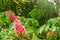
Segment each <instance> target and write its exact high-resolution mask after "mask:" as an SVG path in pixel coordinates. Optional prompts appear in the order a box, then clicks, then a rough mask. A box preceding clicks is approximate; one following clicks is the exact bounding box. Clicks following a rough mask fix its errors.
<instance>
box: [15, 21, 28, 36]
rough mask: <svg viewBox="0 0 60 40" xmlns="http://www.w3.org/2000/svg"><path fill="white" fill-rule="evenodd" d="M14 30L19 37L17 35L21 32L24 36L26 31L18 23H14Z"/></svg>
mask: <svg viewBox="0 0 60 40" xmlns="http://www.w3.org/2000/svg"><path fill="white" fill-rule="evenodd" d="M14 29H15V31H16V34H17V35H19V33H20V32H21V33H22V34H26V33H27V32H26V29H25V28H24V26H23V25H22V24H21V23H19V22H16V21H14Z"/></svg>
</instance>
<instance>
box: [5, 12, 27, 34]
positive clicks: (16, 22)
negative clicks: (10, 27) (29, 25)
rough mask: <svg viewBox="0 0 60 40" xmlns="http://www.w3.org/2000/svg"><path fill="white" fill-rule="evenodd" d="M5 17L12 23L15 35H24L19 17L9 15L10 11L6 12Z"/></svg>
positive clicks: (24, 30) (24, 31)
mask: <svg viewBox="0 0 60 40" xmlns="http://www.w3.org/2000/svg"><path fill="white" fill-rule="evenodd" d="M6 15H7V16H8V17H9V19H10V20H11V21H12V22H13V23H14V29H15V31H16V34H17V35H19V34H20V33H22V34H26V33H27V32H26V29H25V28H24V26H23V25H22V24H21V22H20V20H19V17H18V16H16V15H15V14H13V13H11V12H10V11H7V12H6Z"/></svg>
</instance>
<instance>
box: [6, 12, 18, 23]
mask: <svg viewBox="0 0 60 40" xmlns="http://www.w3.org/2000/svg"><path fill="white" fill-rule="evenodd" d="M6 15H7V16H8V17H9V19H10V20H11V21H12V22H13V21H14V20H15V19H19V17H18V16H16V15H15V14H13V13H12V12H10V11H7V12H6Z"/></svg>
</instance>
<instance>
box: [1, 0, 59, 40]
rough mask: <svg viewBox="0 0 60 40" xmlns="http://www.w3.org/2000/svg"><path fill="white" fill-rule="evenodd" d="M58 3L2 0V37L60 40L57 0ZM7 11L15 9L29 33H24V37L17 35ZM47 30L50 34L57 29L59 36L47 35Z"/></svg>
mask: <svg viewBox="0 0 60 40" xmlns="http://www.w3.org/2000/svg"><path fill="white" fill-rule="evenodd" d="M56 4H57V5H54V4H53V3H52V2H48V0H0V36H1V37H0V39H1V40H8V39H10V40H29V39H31V40H41V39H42V40H57V39H59V40H60V38H59V37H60V33H59V32H60V31H59V30H60V17H58V16H60V5H59V4H58V3H57V2H56ZM6 11H13V12H14V13H15V14H16V15H17V16H19V17H20V20H21V22H22V24H23V25H24V26H25V28H26V30H27V35H22V36H23V39H20V38H19V37H17V36H16V34H15V31H14V29H13V23H12V22H11V21H10V19H9V18H8V17H7V16H6ZM50 18H51V19H50ZM55 29H56V30H55ZM46 30H49V31H48V34H49V32H51V31H53V30H55V31H56V32H57V37H52V36H50V35H47V36H46V35H45V34H44V32H45V31H46ZM7 32H8V33H7Z"/></svg>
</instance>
